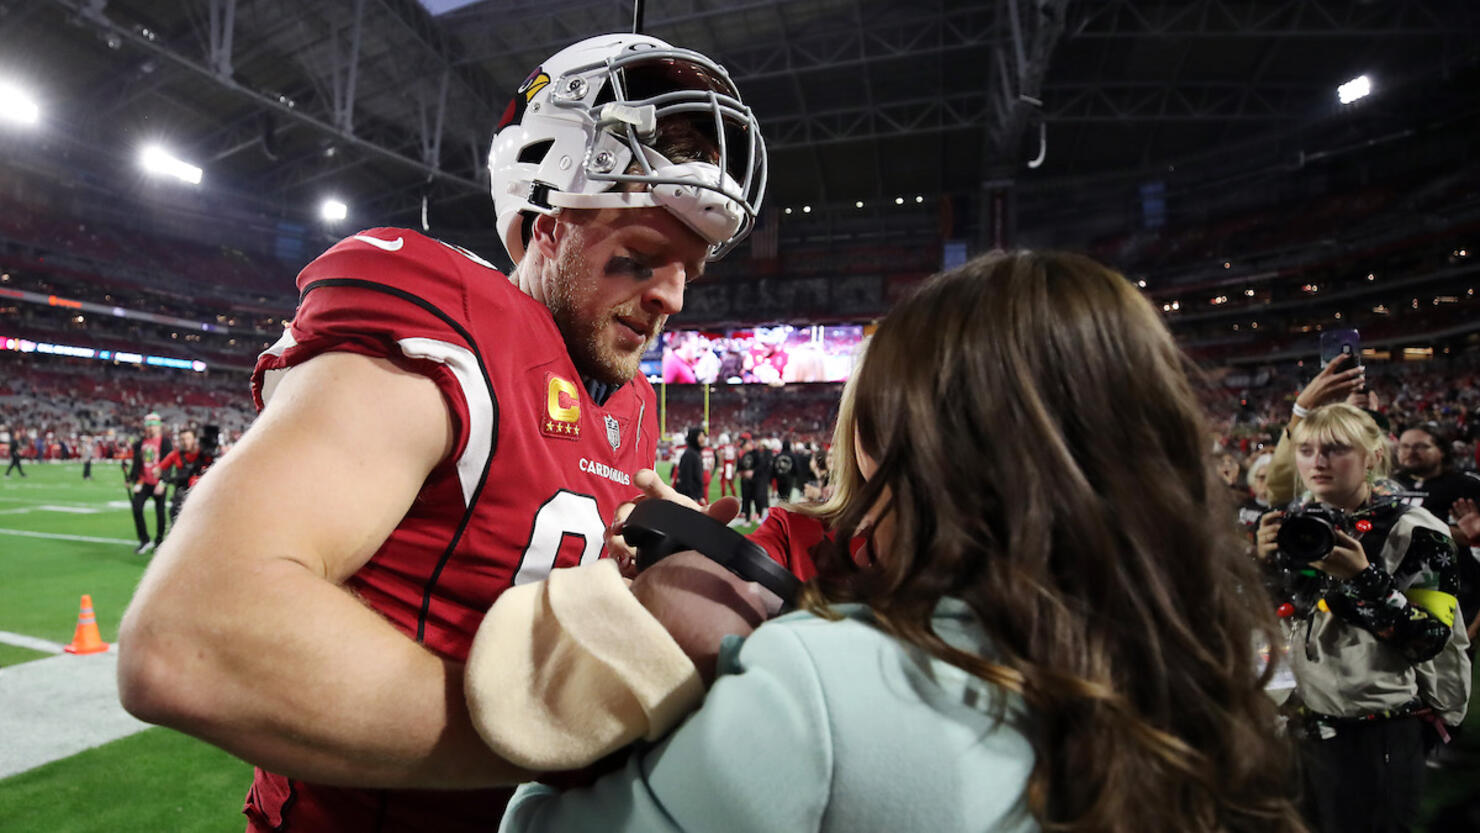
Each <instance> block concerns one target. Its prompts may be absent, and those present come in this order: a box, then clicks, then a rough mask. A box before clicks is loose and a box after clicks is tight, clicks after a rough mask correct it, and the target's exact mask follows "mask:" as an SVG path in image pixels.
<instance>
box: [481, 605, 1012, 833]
mask: <svg viewBox="0 0 1480 833" xmlns="http://www.w3.org/2000/svg"><path fill="white" fill-rule="evenodd" d="M838 611H839V612H840V613H842V614H843V615H844V616H845V617H846V618H844V619H842V620H840V621H828V620H826V619H822V618H819V617H816V616H813V615H811V614H808V613H793V614H790V615H787V616H783V617H781V618H779V619H776V620H773V621H771V622H768V623H766V624H765V625H764V626H762V627H761V628H759V629H758V630H756V632H755V633H754V634H752V635H751V636H750V637H749V638H748V639H745V640H744V641H743V644H742V643H741V641H740V640H739V639H737V638H732V640H731V641H728V642H727V644H726V646H725V651H724V652H722V654H721V656H720V662H719V671H720V676H719V677H718V679H717V680H716V681H715V684H714V686H713V687H712V688H711V689H710V691H709V694H708V696H707V697H706V699H705V701H704V704H703V706H702V707H701V708H700V709H699V710H698V711H696V712H695V713H694V714H692V715H690V716H689V718H688V719H687V720H686V721H685V722H684V723H682V724H681V725H680V726H679V727H678V728H677V729H675V730H674V731H673V733H672V734H670V735H669V736H668V737H666V738H664V739H663V740H662V741H659V742H658V743H656V744H654V745H651V746H647V747H644V748H641V749H639V750H638V751H637V753H636V754H633V755H632V756H631V757H630V758H629V760H628V762H627V765H626V767H625V768H624V769H621V770H618V771H616V772H614V773H611V774H609V775H606V776H604V777H603V778H601V779H600V780H598V781H597V782H596V783H595V784H594V785H593V786H592V787H589V788H585V789H577V790H568V791H565V792H560V791H557V790H554V789H552V788H549V787H546V786H543V785H539V784H526V785H525V786H523V787H520V788H519V791H518V793H517V794H516V795H515V796H514V799H513V801H512V802H511V803H510V804H509V809H508V812H507V813H506V814H505V816H504V821H503V824H502V826H501V827H500V828H499V829H500V831H503V833H518V831H586V830H589V831H602V832H603V833H607V832H608V831H643V832H644V833H664V831H690V832H691V833H699V831H723V832H724V833H778V831H786V833H791V832H792V831H837V832H838V833H860V832H861V831H872V830H878V831H913V830H920V831H929V833H952V831H978V832H979V831H1013V833H1018V831H1024V833H1026V831H1036V830H1037V829H1038V828H1037V825H1036V824H1034V822H1033V820H1032V818H1031V816H1029V815H1028V813H1027V810H1026V805H1025V798H1024V791H1025V788H1026V784H1027V780H1028V775H1029V773H1030V772H1031V770H1032V767H1033V759H1034V756H1033V750H1032V747H1031V746H1030V745H1029V743H1028V740H1027V738H1026V737H1025V735H1024V733H1023V731H1022V727H1023V726H1024V725H1025V720H1026V719H1027V718H1026V715H1025V714H1024V710H1023V705H1022V701H1021V700H1020V699H1019V698H1018V697H1017V696H1015V695H1008V694H1006V693H1005V692H1003V691H1002V690H1001V689H999V688H997V687H995V686H993V685H991V684H989V683H987V682H985V681H983V680H981V679H980V678H977V677H974V676H972V675H969V674H967V673H965V672H964V671H961V670H960V669H958V668H956V667H955V666H952V665H949V664H947V663H944V662H941V661H940V660H937V659H933V658H931V657H929V656H928V655H926V654H924V653H923V652H920V651H918V650H916V649H913V648H910V647H906V646H905V645H904V644H903V643H901V642H900V641H899V640H896V639H894V638H893V637H891V636H889V635H887V634H885V633H884V632H883V631H881V630H879V629H878V628H877V627H875V626H874V625H873V624H871V622H872V620H871V617H870V615H869V611H868V610H867V609H866V608H864V607H862V606H859V605H848V606H841V607H839V608H838ZM934 624H935V628H936V631H937V633H939V634H940V635H941V636H942V637H943V638H945V639H946V640H947V641H948V642H950V643H951V644H953V645H955V646H957V647H960V648H964V649H967V650H971V651H974V652H976V653H979V654H982V655H989V654H990V649H989V647H988V642H987V639H986V636H985V634H983V633H982V631H981V630H980V628H979V627H978V626H977V625H976V620H975V617H974V616H972V614H971V613H970V610H969V609H968V608H967V607H966V605H965V604H963V603H961V602H959V601H955V600H950V599H948V600H945V601H943V602H942V603H941V604H940V606H939V607H938V608H937V609H936V614H935V618H934ZM1002 697H1006V698H1007V700H1006V706H1007V711H1006V717H1005V720H1004V721H1002V722H1000V723H999V722H998V721H997V720H995V719H994V718H993V714H992V708H993V706H994V705H995V704H996V703H997V702H998V698H1002Z"/></svg>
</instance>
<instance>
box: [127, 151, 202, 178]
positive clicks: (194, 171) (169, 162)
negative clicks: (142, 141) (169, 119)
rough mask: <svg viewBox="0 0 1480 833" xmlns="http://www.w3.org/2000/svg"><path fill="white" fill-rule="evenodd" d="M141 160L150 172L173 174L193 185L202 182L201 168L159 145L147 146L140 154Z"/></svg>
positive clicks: (145, 168)
mask: <svg viewBox="0 0 1480 833" xmlns="http://www.w3.org/2000/svg"><path fill="white" fill-rule="evenodd" d="M139 161H140V162H141V163H142V164H143V166H144V170H146V171H149V172H150V173H156V174H163V175H165V176H172V177H174V178H176V179H178V180H180V181H181V182H188V183H190V184H191V185H199V184H200V177H201V169H200V168H198V167H196V166H195V165H192V164H190V163H189V162H186V161H184V160H182V159H178V158H176V157H175V156H174V155H173V154H171V153H170V152H169V151H167V150H165V149H164V148H162V147H160V146H159V145H149V146H147V147H145V148H144V151H143V153H142V154H141V155H140V156H139Z"/></svg>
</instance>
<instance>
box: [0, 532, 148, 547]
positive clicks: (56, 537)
mask: <svg viewBox="0 0 1480 833" xmlns="http://www.w3.org/2000/svg"><path fill="white" fill-rule="evenodd" d="M0 535H19V536H21V537H22V538H46V539H48V540H52V541H81V542H82V543H84V544H128V545H130V546H134V547H137V546H138V545H139V542H138V541H136V540H133V539H131V538H94V537H93V536H91V535H67V534H66V533H62V532H34V531H32V530H29V529H0Z"/></svg>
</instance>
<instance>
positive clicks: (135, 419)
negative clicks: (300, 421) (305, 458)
mask: <svg viewBox="0 0 1480 833" xmlns="http://www.w3.org/2000/svg"><path fill="white" fill-rule="evenodd" d="M150 411H156V412H158V413H159V414H160V415H161V417H162V418H163V420H164V423H165V425H167V426H170V427H172V428H181V427H197V426H202V425H217V426H220V428H221V436H222V438H223V441H227V442H229V441H231V440H233V439H234V438H236V437H237V436H239V435H240V434H241V432H243V431H245V430H246V428H247V426H248V425H249V424H251V421H252V419H253V416H254V414H253V410H252V405H251V398H250V395H249V393H248V390H247V378H246V376H245V374H241V373H234V372H226V373H222V374H219V375H218V374H204V373H193V372H190V371H183V370H153V369H147V370H146V369H140V368H137V367H134V366H130V365H112V364H105V363H101V362H93V361H85V360H80V359H59V358H56V357H52V356H35V355H25V354H19V353H13V352H4V351H0V425H3V426H7V428H8V430H9V432H10V434H11V436H12V437H13V438H15V440H14V441H15V442H17V443H18V444H19V445H20V452H21V456H22V457H24V458H29V459H69V458H74V457H78V456H80V455H81V448H82V446H83V445H84V441H85V439H84V438H95V439H97V440H101V441H108V440H110V439H111V441H112V442H114V443H117V444H124V443H125V442H126V440H127V439H128V438H129V437H131V436H137V435H138V434H139V432H140V429H141V427H142V424H143V418H144V415H145V414H146V413H148V412H150Z"/></svg>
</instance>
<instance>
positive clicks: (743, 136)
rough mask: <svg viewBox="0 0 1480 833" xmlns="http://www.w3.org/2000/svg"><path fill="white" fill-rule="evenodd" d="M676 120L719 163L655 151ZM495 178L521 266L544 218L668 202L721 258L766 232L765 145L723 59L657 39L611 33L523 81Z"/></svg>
mask: <svg viewBox="0 0 1480 833" xmlns="http://www.w3.org/2000/svg"><path fill="white" fill-rule="evenodd" d="M677 122H687V124H688V125H689V126H690V128H689V133H690V134H691V135H692V134H693V132H694V131H697V133H698V134H699V137H700V138H701V139H702V140H703V143H704V144H708V145H711V146H712V149H713V150H714V151H716V152H717V160H715V161H717V164H715V163H713V162H711V161H693V160H689V161H678V162H674V161H670V160H669V159H667V158H665V157H664V156H663V155H662V154H660V153H659V152H658V151H657V150H655V149H654V147H653V146H654V145H655V144H661V141H655V140H657V139H659V134H660V133H661V132H662V131H663V130H664V129H665V128H668V127H670V125H671V124H674V123H677ZM675 155H676V154H675ZM634 169H635V170H634ZM488 171H489V174H490V180H491V187H492V191H493V203H494V211H495V213H496V214H497V215H498V231H499V236H500V238H502V239H503V242H504V247H505V248H506V249H508V252H509V257H511V258H513V260H514V262H515V263H516V264H517V263H518V262H519V261H520V260H522V259H523V258H524V246H525V242H526V240H527V238H528V223H530V222H531V221H532V220H533V219H534V215H535V214H555V213H557V212H559V211H560V209H562V208H643V207H658V206H661V207H663V208H666V209H668V210H669V211H670V212H672V213H673V215H674V216H675V217H677V218H678V219H679V220H681V221H682V222H683V223H684V225H686V226H688V227H689V228H691V229H693V230H694V232H695V233H697V234H698V235H699V236H700V237H702V238H704V239H705V240H707V241H708V242H709V244H710V245H709V259H710V260H716V259H718V258H720V257H721V256H723V255H724V254H725V253H726V252H728V251H730V250H731V249H733V248H734V247H735V245H736V244H737V243H739V242H740V241H741V240H743V239H744V238H745V236H746V235H747V234H749V233H750V230H751V228H752V227H754V225H755V217H756V212H757V211H759V210H760V204H761V199H762V197H763V196H764V195H765V191H766V146H765V142H764V140H762V138H761V133H760V125H759V124H758V123H757V122H756V120H755V116H754V115H752V114H751V112H750V108H749V107H747V106H745V104H744V103H743V102H742V101H741V100H740V93H739V92H738V91H737V90H736V89H735V85H734V83H733V82H732V81H731V80H730V76H729V74H728V73H726V72H725V70H724V69H723V68H721V67H720V66H719V65H718V64H716V63H715V62H714V61H711V60H710V59H709V58H707V57H705V56H704V55H702V54H700V53H698V52H694V51H692V50H688V49H679V48H676V47H674V46H671V45H669V44H668V43H665V42H663V41H661V40H658V39H657V38H654V37H649V36H647V35H628V34H615V35H600V36H598V37H594V38H588V39H586V40H583V41H581V42H580V43H577V44H574V45H572V46H568V47H566V48H565V49H562V50H561V51H559V52H557V53H555V55H554V56H552V57H551V58H550V59H549V60H548V61H546V62H545V63H544V64H543V65H542V66H540V67H539V68H538V69H536V70H535V71H534V72H532V73H530V75H529V77H528V78H526V79H525V80H524V83H523V84H522V85H520V87H519V90H518V92H516V93H515V95H514V99H513V100H512V101H511V102H509V107H508V109H507V110H505V111H504V116H503V119H502V120H501V121H500V123H499V127H498V129H497V130H495V131H494V135H493V145H492V147H491V148H490V149H489V153H488ZM627 183H636V184H640V185H642V186H645V187H643V188H638V189H633V190H629V189H627V188H624V187H623V186H624V185H626V184H627Z"/></svg>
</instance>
